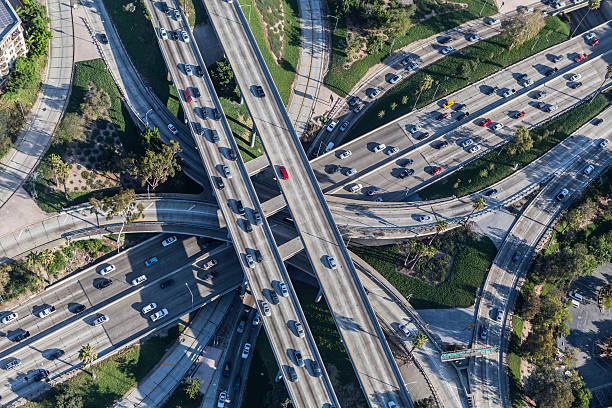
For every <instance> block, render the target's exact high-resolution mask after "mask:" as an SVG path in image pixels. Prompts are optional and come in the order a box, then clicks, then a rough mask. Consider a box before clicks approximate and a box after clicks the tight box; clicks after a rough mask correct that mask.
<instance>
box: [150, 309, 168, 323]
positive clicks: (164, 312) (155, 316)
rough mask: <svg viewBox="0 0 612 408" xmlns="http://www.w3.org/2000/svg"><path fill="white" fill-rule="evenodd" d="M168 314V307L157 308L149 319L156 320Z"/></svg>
mask: <svg viewBox="0 0 612 408" xmlns="http://www.w3.org/2000/svg"><path fill="white" fill-rule="evenodd" d="M167 315H168V309H162V310H158V311H157V312H155V313H153V314H152V315H151V321H152V322H156V321H158V320H159V319H161V318H162V317H164V316H167Z"/></svg>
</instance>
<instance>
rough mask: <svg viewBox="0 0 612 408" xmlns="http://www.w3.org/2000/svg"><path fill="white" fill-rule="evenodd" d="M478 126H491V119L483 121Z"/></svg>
mask: <svg viewBox="0 0 612 408" xmlns="http://www.w3.org/2000/svg"><path fill="white" fill-rule="evenodd" d="M478 124H479V125H480V126H482V127H485V126H489V125H490V124H491V119H489V118H486V119H483V120H481V121H480V123H478Z"/></svg>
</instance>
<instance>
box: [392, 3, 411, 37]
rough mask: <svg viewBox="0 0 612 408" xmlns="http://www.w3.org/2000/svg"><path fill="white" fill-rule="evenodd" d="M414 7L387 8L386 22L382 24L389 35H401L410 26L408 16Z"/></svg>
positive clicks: (403, 34)
mask: <svg viewBox="0 0 612 408" xmlns="http://www.w3.org/2000/svg"><path fill="white" fill-rule="evenodd" d="M414 11H415V8H414V7H410V8H406V7H397V8H390V9H388V10H387V16H388V17H387V22H386V23H385V24H384V27H386V30H385V31H386V32H387V35H388V36H389V37H403V36H405V35H406V33H407V32H408V29H409V28H410V17H411V16H412V14H414Z"/></svg>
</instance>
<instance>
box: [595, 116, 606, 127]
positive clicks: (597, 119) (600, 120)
mask: <svg viewBox="0 0 612 408" xmlns="http://www.w3.org/2000/svg"><path fill="white" fill-rule="evenodd" d="M603 121H604V120H603V119H602V118H595V119H593V124H594V125H595V126H599V125H601V124H602V123H603Z"/></svg>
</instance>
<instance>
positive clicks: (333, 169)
mask: <svg viewBox="0 0 612 408" xmlns="http://www.w3.org/2000/svg"><path fill="white" fill-rule="evenodd" d="M339 170H340V166H338V165H337V164H331V165H329V166H327V172H328V173H330V174H334V173H337V172H338V171H339Z"/></svg>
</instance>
